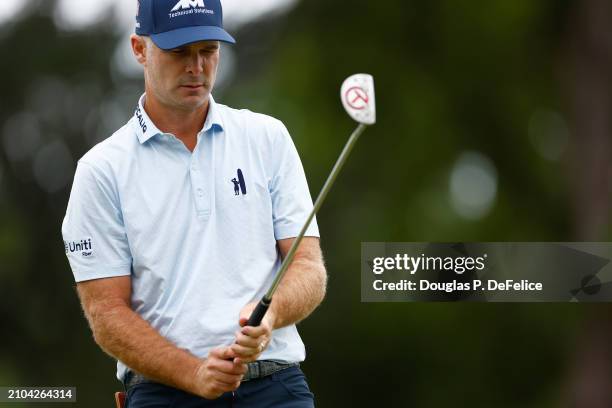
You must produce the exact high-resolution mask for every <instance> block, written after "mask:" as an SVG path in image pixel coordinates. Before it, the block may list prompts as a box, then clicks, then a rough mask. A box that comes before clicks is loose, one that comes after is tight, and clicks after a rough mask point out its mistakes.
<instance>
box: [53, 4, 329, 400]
mask: <svg viewBox="0 0 612 408" xmlns="http://www.w3.org/2000/svg"><path fill="white" fill-rule="evenodd" d="M136 21H137V23H136V34H135V35H133V36H132V37H131V45H132V50H133V53H134V56H135V58H136V59H137V60H138V62H139V63H140V64H141V65H142V66H143V67H144V84H145V93H144V94H143V95H142V97H141V98H140V100H139V101H138V103H137V105H136V108H135V112H134V116H133V117H132V118H131V119H130V120H129V122H128V123H127V124H126V125H125V126H123V127H122V128H121V129H119V130H118V131H117V132H116V133H114V134H113V135H112V136H110V137H109V138H108V139H106V140H104V141H103V142H101V143H100V144H98V145H96V146H95V147H94V148H92V149H91V150H90V151H89V152H88V153H87V154H85V155H84V156H83V157H82V158H81V159H80V160H79V163H78V166H77V170H76V174H75V177H74V183H73V186H72V192H71V195H70V201H69V203H68V208H67V211H66V216H65V218H64V222H63V226H62V234H63V237H64V243H65V249H66V253H67V256H68V259H69V262H70V266H71V268H72V271H73V274H74V277H75V280H76V282H77V290H78V294H79V297H80V299H81V303H82V306H83V309H84V311H85V315H86V317H87V319H88V321H89V325H90V327H91V330H92V332H93V336H94V339H95V341H96V343H97V344H98V345H99V346H100V347H101V348H102V349H103V350H104V351H105V352H106V353H108V354H110V355H111V356H113V357H114V358H116V359H117V361H118V364H117V367H118V369H117V376H118V378H119V379H120V380H121V381H122V382H123V383H124V385H125V387H126V389H127V406H128V407H130V408H141V407H170V406H172V407H236V408H239V407H249V408H253V407H255V408H256V407H279V408H282V407H287V408H289V407H296V408H298V407H312V406H314V405H313V395H312V393H311V392H310V390H309V388H308V385H307V383H306V380H305V377H304V374H303V373H302V372H301V371H300V368H299V362H301V361H303V360H304V358H305V349H304V344H303V343H302V341H301V339H300V336H299V334H298V332H297V330H296V327H295V323H296V322H298V321H300V320H302V319H304V318H306V317H307V316H308V315H309V314H310V313H311V312H312V311H313V310H314V309H315V308H316V307H317V306H318V305H319V303H320V302H321V301H322V299H323V297H324V294H325V285H326V271H325V268H324V265H323V261H322V255H321V250H320V247H319V239H318V234H319V233H318V228H317V225H316V222H313V223H312V224H311V226H310V227H309V229H308V230H307V233H306V236H307V237H306V238H305V239H304V240H303V242H302V243H301V244H300V246H299V249H298V251H297V255H296V257H295V259H294V261H293V263H292V265H291V267H290V268H289V270H288V272H287V274H286V276H285V278H284V280H283V281H282V283H281V285H280V287H279V289H278V291H277V292H276V294H275V295H274V300H273V302H272V305H271V307H270V310H269V311H268V313H267V314H266V316H265V318H264V319H263V321H262V323H261V325H260V326H258V327H249V326H246V321H247V320H248V317H249V316H250V313H251V311H252V310H253V309H254V307H255V305H256V302H257V301H258V300H259V299H260V298H261V297H262V296H263V294H264V293H265V291H266V290H267V288H268V286H269V285H270V283H271V282H272V280H273V279H274V276H275V272H276V271H277V270H278V268H279V267H280V264H281V260H282V258H283V257H284V256H285V254H286V253H287V252H288V250H289V248H290V246H291V243H292V241H293V238H294V237H296V236H297V235H298V233H299V231H300V229H301V228H302V226H303V224H304V221H305V219H306V217H307V216H308V214H309V211H310V210H311V209H312V199H311V197H310V193H309V190H308V186H307V183H306V177H305V175H304V171H303V168H302V165H301V163H300V159H299V157H298V154H297V152H296V149H295V146H294V144H293V142H292V140H291V137H290V136H289V134H288V132H287V130H286V129H285V127H284V126H283V124H282V123H281V122H280V121H278V120H276V119H273V118H271V117H269V116H265V115H261V114H256V113H252V112H250V111H248V110H236V109H232V108H229V107H227V106H224V105H221V104H219V103H217V102H215V100H214V99H213V97H212V95H211V92H212V90H213V87H214V84H215V77H216V73H217V67H218V64H219V42H220V41H222V42H227V43H233V42H234V39H233V38H232V37H231V36H230V35H229V34H228V33H227V32H226V31H225V30H224V29H223V24H222V9H221V4H220V2H219V0H196V1H192V0H180V1H178V2H177V0H140V2H139V10H138V15H137V17H136ZM232 179H237V180H239V183H238V184H239V185H238V186H235V185H234V184H233V183H228V180H232ZM236 191H238V192H239V194H236Z"/></svg>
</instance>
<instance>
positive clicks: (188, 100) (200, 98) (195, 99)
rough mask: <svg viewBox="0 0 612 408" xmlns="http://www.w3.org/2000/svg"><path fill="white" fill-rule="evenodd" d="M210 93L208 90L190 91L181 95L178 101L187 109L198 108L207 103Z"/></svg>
mask: <svg viewBox="0 0 612 408" xmlns="http://www.w3.org/2000/svg"><path fill="white" fill-rule="evenodd" d="M209 95H210V94H209V93H208V92H198V93H189V94H187V95H181V96H180V97H179V98H178V102H179V104H180V105H181V106H183V107H184V108H186V109H197V108H201V107H202V106H203V105H204V104H206V102H207V101H208V97H209Z"/></svg>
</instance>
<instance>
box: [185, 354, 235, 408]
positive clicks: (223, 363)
mask: <svg viewBox="0 0 612 408" xmlns="http://www.w3.org/2000/svg"><path fill="white" fill-rule="evenodd" d="M234 357H236V355H235V353H234V352H233V351H232V349H231V348H230V347H217V348H215V349H212V350H211V351H210V353H209V354H208V357H207V358H206V359H205V360H203V361H202V363H201V364H200V366H199V367H198V370H197V371H196V374H195V387H194V388H195V390H194V391H195V394H197V395H199V396H200V397H203V398H206V399H216V398H219V397H220V396H221V395H222V394H223V393H225V392H230V391H235V390H236V389H238V387H239V386H240V381H242V377H243V376H244V374H245V373H246V372H247V365H246V364H243V363H239V364H235V363H234V362H233V361H232V360H233V359H234Z"/></svg>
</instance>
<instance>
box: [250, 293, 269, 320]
mask: <svg viewBox="0 0 612 408" xmlns="http://www.w3.org/2000/svg"><path fill="white" fill-rule="evenodd" d="M271 302H272V299H266V297H265V296H264V297H263V298H261V300H260V301H259V303H258V304H257V307H256V308H255V310H253V313H251V316H250V317H249V321H248V322H247V326H252V327H257V326H259V325H260V324H261V321H262V320H263V318H264V316H265V315H266V312H267V311H268V308H269V307H270V303H271Z"/></svg>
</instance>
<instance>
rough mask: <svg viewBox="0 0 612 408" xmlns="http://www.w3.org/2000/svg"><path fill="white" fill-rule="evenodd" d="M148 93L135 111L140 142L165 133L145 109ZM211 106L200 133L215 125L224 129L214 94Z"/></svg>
mask: <svg viewBox="0 0 612 408" xmlns="http://www.w3.org/2000/svg"><path fill="white" fill-rule="evenodd" d="M145 96H146V94H142V96H141V97H140V99H139V100H138V106H136V111H135V112H134V123H133V127H134V131H135V132H136V134H137V135H138V141H139V142H140V144H143V143H145V142H146V141H147V140H149V139H150V138H152V137H153V136H156V135H160V134H163V133H164V132H162V131H161V130H159V128H158V127H157V126H155V124H154V123H153V121H152V120H151V118H150V117H149V115H147V112H146V111H145V110H144V106H143V102H144V99H145ZM208 100H209V106H208V114H207V116H206V121H205V122H204V126H203V127H202V130H200V133H205V132H208V131H209V130H210V129H212V128H213V127H214V126H217V127H219V128H220V129H221V130H223V121H222V119H221V115H220V113H219V107H218V106H217V103H216V102H215V100H214V98H213V96H212V95H210V96H209V99H208Z"/></svg>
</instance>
